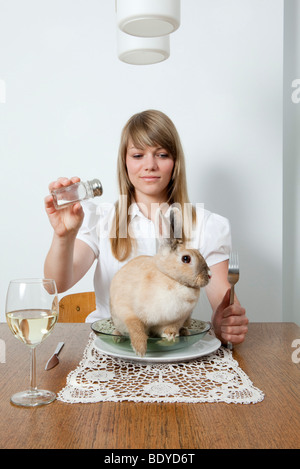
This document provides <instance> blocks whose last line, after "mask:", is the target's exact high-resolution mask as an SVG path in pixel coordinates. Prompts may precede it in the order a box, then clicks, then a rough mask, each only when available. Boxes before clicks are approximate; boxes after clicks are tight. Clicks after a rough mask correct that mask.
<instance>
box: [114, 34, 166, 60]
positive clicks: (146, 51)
mask: <svg viewBox="0 0 300 469" xmlns="http://www.w3.org/2000/svg"><path fill="white" fill-rule="evenodd" d="M117 47H118V57H119V59H120V60H122V62H125V63H127V64H132V65H149V64H155V63H158V62H162V61H163V60H166V59H167V58H168V57H169V56H170V38H169V36H163V37H135V36H130V35H129V34H125V33H123V32H122V31H118V36H117Z"/></svg>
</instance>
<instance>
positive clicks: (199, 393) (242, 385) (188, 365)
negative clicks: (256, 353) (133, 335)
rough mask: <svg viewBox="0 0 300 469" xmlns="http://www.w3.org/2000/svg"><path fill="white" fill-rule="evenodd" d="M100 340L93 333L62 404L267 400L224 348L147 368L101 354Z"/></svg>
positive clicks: (64, 391) (61, 395) (60, 396)
mask: <svg viewBox="0 0 300 469" xmlns="http://www.w3.org/2000/svg"><path fill="white" fill-rule="evenodd" d="M95 337H96V336H95V335H94V333H91V334H90V337H89V341H88V344H87V346H86V348H85V350H84V354H83V359H82V360H81V362H80V363H79V365H78V367H77V368H76V369H75V370H74V371H71V372H70V373H69V375H68V377H67V383H66V386H65V387H64V388H63V389H62V390H61V391H60V392H59V393H58V396H57V399H58V400H60V401H63V402H67V403H89V402H90V403H91V402H101V401H114V402H120V401H134V402H226V403H235V404H255V403H257V402H260V401H262V400H263V399H264V394H263V392H262V391H260V390H259V389H258V388H256V387H254V386H253V383H252V382H251V381H250V379H249V378H248V376H247V375H246V374H245V373H244V372H243V370H241V368H239V366H238V363H237V361H236V360H234V359H233V357H232V352H231V351H229V350H227V349H226V348H225V347H220V348H219V349H218V350H217V351H216V352H214V353H212V354H209V355H206V356H205V357H201V358H198V359H194V360H191V361H188V362H179V363H159V364H152V363H151V364H149V363H146V364H144V363H139V362H130V361H126V360H122V359H120V358H114V357H110V356H108V355H104V354H102V353H101V352H100V351H99V350H98V349H97V348H96V347H95V346H94V338H95Z"/></svg>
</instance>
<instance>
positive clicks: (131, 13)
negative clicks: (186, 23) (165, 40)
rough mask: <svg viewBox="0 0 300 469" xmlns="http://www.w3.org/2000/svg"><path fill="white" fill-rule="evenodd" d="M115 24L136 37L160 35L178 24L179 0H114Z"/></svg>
mask: <svg viewBox="0 0 300 469" xmlns="http://www.w3.org/2000/svg"><path fill="white" fill-rule="evenodd" d="M116 10H117V24H118V27H119V28H120V29H121V30H122V31H123V32H125V33H127V34H131V35H133V36H138V37H160V36H165V35H167V34H170V33H172V32H173V31H176V29H177V28H179V25H180V0H116Z"/></svg>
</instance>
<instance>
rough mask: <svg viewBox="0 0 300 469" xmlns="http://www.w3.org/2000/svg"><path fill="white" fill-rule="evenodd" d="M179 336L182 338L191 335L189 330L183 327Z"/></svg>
mask: <svg viewBox="0 0 300 469" xmlns="http://www.w3.org/2000/svg"><path fill="white" fill-rule="evenodd" d="M179 335H181V336H186V335H190V331H189V330H188V328H187V327H182V328H181V329H180V331H179Z"/></svg>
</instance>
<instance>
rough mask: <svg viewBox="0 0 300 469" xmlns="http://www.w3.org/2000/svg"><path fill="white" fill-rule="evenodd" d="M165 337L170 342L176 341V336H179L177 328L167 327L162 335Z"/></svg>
mask: <svg viewBox="0 0 300 469" xmlns="http://www.w3.org/2000/svg"><path fill="white" fill-rule="evenodd" d="M161 336H162V337H163V338H164V339H167V340H168V341H169V342H175V340H176V337H178V336H179V333H178V331H177V330H174V329H173V328H171V327H167V328H166V329H165V330H164V332H163V333H162V335H161Z"/></svg>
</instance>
